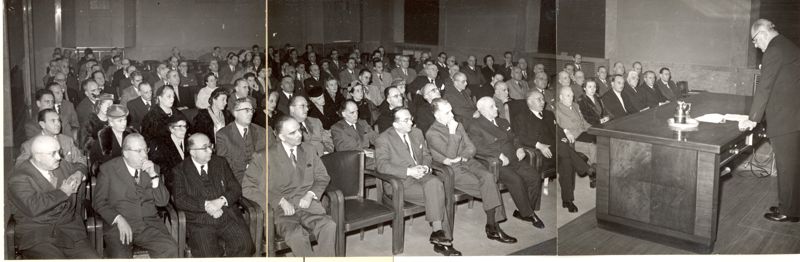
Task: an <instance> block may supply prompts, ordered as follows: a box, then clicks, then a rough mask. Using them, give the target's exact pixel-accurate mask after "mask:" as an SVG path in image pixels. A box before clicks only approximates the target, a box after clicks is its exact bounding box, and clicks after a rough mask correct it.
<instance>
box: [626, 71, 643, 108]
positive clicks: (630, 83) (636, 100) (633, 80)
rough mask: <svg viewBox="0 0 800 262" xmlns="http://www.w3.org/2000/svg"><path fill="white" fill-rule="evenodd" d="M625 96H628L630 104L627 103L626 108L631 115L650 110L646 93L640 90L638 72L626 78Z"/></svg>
mask: <svg viewBox="0 0 800 262" xmlns="http://www.w3.org/2000/svg"><path fill="white" fill-rule="evenodd" d="M622 93H623V94H627V96H628V100H629V101H630V103H625V108H626V109H628V112H630V113H637V112H641V111H644V110H647V109H649V107H648V105H647V99H646V97H645V94H644V92H642V91H641V90H639V73H638V72H636V71H630V72H628V75H627V77H626V78H625V88H624V89H622Z"/></svg>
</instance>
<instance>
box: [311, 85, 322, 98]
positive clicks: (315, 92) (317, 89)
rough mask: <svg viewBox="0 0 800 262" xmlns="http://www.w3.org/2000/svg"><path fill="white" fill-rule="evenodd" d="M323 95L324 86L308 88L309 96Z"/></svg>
mask: <svg viewBox="0 0 800 262" xmlns="http://www.w3.org/2000/svg"><path fill="white" fill-rule="evenodd" d="M321 95H322V87H318V86H315V87H313V88H311V89H309V90H308V97H318V96H321Z"/></svg>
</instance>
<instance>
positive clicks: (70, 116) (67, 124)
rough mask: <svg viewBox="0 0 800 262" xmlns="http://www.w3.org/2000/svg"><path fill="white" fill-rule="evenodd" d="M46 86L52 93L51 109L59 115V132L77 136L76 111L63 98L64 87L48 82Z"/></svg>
mask: <svg viewBox="0 0 800 262" xmlns="http://www.w3.org/2000/svg"><path fill="white" fill-rule="evenodd" d="M47 87H48V89H49V90H50V92H52V93H53V98H54V100H53V109H55V110H56V113H58V115H59V116H60V117H61V134H64V135H66V136H69V137H71V138H73V139H75V138H77V137H78V130H79V129H80V123H79V122H78V113H76V112H75V106H74V105H73V104H72V103H71V102H70V101H69V100H67V99H65V98H64V87H63V86H61V85H60V84H58V83H50V84H48V85H47Z"/></svg>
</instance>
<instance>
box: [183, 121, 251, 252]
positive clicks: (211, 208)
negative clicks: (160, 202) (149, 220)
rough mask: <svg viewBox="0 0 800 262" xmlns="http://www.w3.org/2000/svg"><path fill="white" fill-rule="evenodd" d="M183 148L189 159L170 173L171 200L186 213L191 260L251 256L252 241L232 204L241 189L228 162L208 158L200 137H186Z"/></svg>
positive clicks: (205, 139) (204, 141)
mask: <svg viewBox="0 0 800 262" xmlns="http://www.w3.org/2000/svg"><path fill="white" fill-rule="evenodd" d="M187 147H188V150H189V155H191V157H187V158H186V159H184V160H183V162H181V163H178V165H176V166H175V168H173V169H172V174H173V179H174V182H173V188H174V191H173V196H174V201H175V207H176V208H177V209H178V210H183V211H186V231H187V235H189V236H190V237H189V238H188V239H187V242H188V244H189V247H190V248H191V249H192V256H194V257H221V256H223V255H225V256H229V257H245V256H252V255H253V251H254V249H255V247H254V246H253V240H252V239H250V232H249V230H248V227H247V224H246V222H245V220H244V218H243V217H242V211H240V210H239V207H238V206H237V204H236V203H237V202H239V197H241V196H242V186H241V185H240V184H239V181H236V178H235V177H234V176H233V173H232V172H231V168H230V167H228V162H226V161H225V159H224V158H221V157H218V156H214V155H212V151H213V149H214V145H213V144H211V142H210V141H209V139H208V137H207V136H206V135H204V134H202V133H197V134H194V135H192V136H190V137H189V139H188V142H187ZM217 181H219V183H217ZM223 247H224V248H223Z"/></svg>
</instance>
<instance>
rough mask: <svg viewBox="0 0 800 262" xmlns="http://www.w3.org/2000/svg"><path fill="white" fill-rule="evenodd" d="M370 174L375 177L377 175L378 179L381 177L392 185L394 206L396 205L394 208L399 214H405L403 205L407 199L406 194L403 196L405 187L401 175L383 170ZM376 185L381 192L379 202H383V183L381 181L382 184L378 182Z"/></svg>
mask: <svg viewBox="0 0 800 262" xmlns="http://www.w3.org/2000/svg"><path fill="white" fill-rule="evenodd" d="M369 175H370V176H373V177H375V178H377V179H380V180H382V181H383V182H388V183H389V185H391V190H392V192H391V193H392V207H394V210H395V212H397V214H403V207H404V202H405V199H404V196H403V190H404V188H403V180H402V179H400V178H399V177H396V176H392V175H387V174H383V173H381V172H374V173H370V174H369ZM376 187H377V188H378V193H380V194H379V195H378V202H380V203H383V200H382V199H383V196H382V195H381V194H382V193H383V185H382V183H381V184H378V185H377V186H376Z"/></svg>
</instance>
